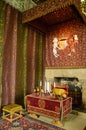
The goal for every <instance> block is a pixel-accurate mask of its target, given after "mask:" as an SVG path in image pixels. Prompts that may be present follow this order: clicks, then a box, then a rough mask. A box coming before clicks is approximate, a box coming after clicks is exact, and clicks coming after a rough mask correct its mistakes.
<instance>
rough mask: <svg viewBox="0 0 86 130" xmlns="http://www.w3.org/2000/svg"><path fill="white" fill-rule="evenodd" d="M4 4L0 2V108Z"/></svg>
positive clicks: (0, 96)
mask: <svg viewBox="0 0 86 130" xmlns="http://www.w3.org/2000/svg"><path fill="white" fill-rule="evenodd" d="M4 21H5V3H4V2H3V1H0V108H1V98H2V58H3V39H4V37H3V36H4Z"/></svg>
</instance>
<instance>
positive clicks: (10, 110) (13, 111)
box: [2, 104, 22, 122]
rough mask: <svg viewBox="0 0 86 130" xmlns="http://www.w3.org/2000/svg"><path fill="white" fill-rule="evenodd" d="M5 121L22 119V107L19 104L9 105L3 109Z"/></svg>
mask: <svg viewBox="0 0 86 130" xmlns="http://www.w3.org/2000/svg"><path fill="white" fill-rule="evenodd" d="M2 110H3V116H2V118H3V119H7V120H8V121H11V122H12V121H13V120H15V119H18V118H20V117H22V106H21V105H18V104H9V105H6V106H4V107H3V109H2Z"/></svg>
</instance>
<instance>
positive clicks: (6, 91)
mask: <svg viewBox="0 0 86 130" xmlns="http://www.w3.org/2000/svg"><path fill="white" fill-rule="evenodd" d="M17 19H18V11H17V10H15V9H14V8H12V7H11V6H9V5H8V4H7V5H6V8H5V30H4V46H3V68H2V106H3V105H7V104H8V103H14V102H15V76H16V73H15V72H16V46H17Z"/></svg>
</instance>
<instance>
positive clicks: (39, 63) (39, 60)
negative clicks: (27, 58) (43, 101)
mask: <svg viewBox="0 0 86 130" xmlns="http://www.w3.org/2000/svg"><path fill="white" fill-rule="evenodd" d="M44 37H45V35H44V34H43V33H42V32H38V31H37V33H36V74H35V79H36V83H35V84H36V87H40V82H42V84H43V44H44V43H43V42H44Z"/></svg>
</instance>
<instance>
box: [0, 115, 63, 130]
mask: <svg viewBox="0 0 86 130" xmlns="http://www.w3.org/2000/svg"><path fill="white" fill-rule="evenodd" d="M0 130H64V129H63V128H60V127H58V126H54V125H52V124H49V123H46V122H43V121H40V120H39V119H35V118H32V117H30V116H24V117H22V118H19V119H17V120H15V121H13V122H12V123H11V122H9V121H7V120H5V119H2V118H0Z"/></svg>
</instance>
